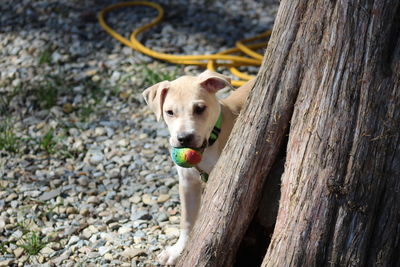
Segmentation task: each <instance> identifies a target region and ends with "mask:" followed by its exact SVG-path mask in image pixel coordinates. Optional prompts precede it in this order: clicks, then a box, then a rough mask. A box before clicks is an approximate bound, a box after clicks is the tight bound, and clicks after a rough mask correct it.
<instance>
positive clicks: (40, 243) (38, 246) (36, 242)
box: [19, 232, 46, 256]
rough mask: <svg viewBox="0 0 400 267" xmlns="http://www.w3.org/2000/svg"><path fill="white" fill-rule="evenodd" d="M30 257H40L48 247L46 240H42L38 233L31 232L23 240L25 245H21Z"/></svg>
mask: <svg viewBox="0 0 400 267" xmlns="http://www.w3.org/2000/svg"><path fill="white" fill-rule="evenodd" d="M19 246H20V247H21V248H23V249H24V250H25V252H26V253H27V254H28V255H29V256H35V255H38V254H39V252H40V251H41V250H42V248H44V247H45V246H46V242H44V238H41V237H40V236H39V234H38V233H37V232H30V233H28V234H27V235H26V236H24V238H23V244H21V245H19Z"/></svg>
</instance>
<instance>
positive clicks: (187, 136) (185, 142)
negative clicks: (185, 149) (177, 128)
mask: <svg viewBox="0 0 400 267" xmlns="http://www.w3.org/2000/svg"><path fill="white" fill-rule="evenodd" d="M176 138H177V139H178V142H179V144H181V146H189V145H190V143H191V142H192V141H193V139H194V134H191V133H182V134H178V136H177V137H176Z"/></svg>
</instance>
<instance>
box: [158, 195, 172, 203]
mask: <svg viewBox="0 0 400 267" xmlns="http://www.w3.org/2000/svg"><path fill="white" fill-rule="evenodd" d="M169 199H170V196H169V195H168V194H160V195H159V196H158V198H157V202H158V203H164V202H166V201H167V200H169Z"/></svg>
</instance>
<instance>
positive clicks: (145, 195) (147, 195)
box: [142, 194, 157, 206]
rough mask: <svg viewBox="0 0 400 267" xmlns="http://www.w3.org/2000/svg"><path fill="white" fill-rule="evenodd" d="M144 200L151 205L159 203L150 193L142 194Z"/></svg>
mask: <svg viewBox="0 0 400 267" xmlns="http://www.w3.org/2000/svg"><path fill="white" fill-rule="evenodd" d="M142 202H143V203H144V204H146V205H149V206H151V205H155V204H157V201H156V200H155V199H154V198H153V197H152V196H151V195H149V194H144V195H143V196H142Z"/></svg>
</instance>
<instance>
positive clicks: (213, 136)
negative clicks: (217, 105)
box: [195, 111, 222, 183]
mask: <svg viewBox="0 0 400 267" xmlns="http://www.w3.org/2000/svg"><path fill="white" fill-rule="evenodd" d="M221 125H222V111H221V112H220V113H219V116H218V119H217V122H216V123H215V125H214V128H213V129H212V131H211V134H210V138H208V146H212V145H213V144H214V143H215V141H217V139H218V136H219V133H220V132H221ZM195 168H196V169H197V171H198V172H199V173H200V178H201V180H202V181H203V182H205V183H207V181H208V173H206V172H205V171H203V170H201V169H200V168H199V167H197V166H195Z"/></svg>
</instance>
